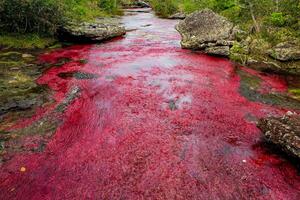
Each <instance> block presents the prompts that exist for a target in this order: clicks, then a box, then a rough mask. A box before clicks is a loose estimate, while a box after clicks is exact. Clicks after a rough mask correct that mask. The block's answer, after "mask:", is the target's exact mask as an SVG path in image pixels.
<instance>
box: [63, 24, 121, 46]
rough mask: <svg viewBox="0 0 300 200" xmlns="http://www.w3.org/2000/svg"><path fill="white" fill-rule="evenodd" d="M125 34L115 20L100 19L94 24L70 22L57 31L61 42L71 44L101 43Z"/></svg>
mask: <svg viewBox="0 0 300 200" xmlns="http://www.w3.org/2000/svg"><path fill="white" fill-rule="evenodd" d="M124 34H126V30H125V27H123V26H122V25H121V24H120V22H119V19H117V18H102V19H97V20H95V21H94V22H84V23H75V22H71V23H69V24H68V25H66V26H64V27H62V28H61V29H60V30H59V31H58V36H59V38H60V39H61V40H64V41H72V42H101V41H103V40H107V39H111V38H114V37H118V36H122V35H124Z"/></svg>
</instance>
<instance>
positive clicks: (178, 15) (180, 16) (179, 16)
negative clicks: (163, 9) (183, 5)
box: [168, 12, 186, 19]
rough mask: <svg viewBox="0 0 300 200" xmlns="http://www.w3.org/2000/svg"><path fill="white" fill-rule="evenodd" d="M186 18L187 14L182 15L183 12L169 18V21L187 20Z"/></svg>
mask: <svg viewBox="0 0 300 200" xmlns="http://www.w3.org/2000/svg"><path fill="white" fill-rule="evenodd" d="M185 18H186V14H184V13H181V12H179V13H175V14H173V15H171V16H169V17H168V19H185Z"/></svg>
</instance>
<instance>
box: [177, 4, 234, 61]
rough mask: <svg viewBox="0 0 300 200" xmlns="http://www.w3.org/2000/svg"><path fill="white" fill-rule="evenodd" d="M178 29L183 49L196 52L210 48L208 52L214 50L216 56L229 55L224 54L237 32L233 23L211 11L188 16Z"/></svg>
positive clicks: (197, 12) (205, 10)
mask: <svg viewBox="0 0 300 200" xmlns="http://www.w3.org/2000/svg"><path fill="white" fill-rule="evenodd" d="M176 29H177V31H178V32H179V33H180V34H181V37H182V40H181V46H182V48H187V49H194V50H206V48H209V49H207V50H206V51H207V52H211V51H212V50H213V52H215V53H214V54H216V55H218V52H220V53H221V54H220V55H222V56H224V55H226V56H227V55H229V51H228V52H226V53H224V50H227V49H229V48H230V47H231V46H232V44H233V41H234V40H235V35H236V32H237V29H236V28H235V26H234V25H233V23H231V22H230V21H228V20H227V19H226V18H224V17H222V16H220V15H218V14H216V13H214V12H213V11H212V10H210V9H204V10H201V11H196V12H194V13H192V14H190V15H188V16H187V17H186V18H185V20H183V21H181V22H180V23H179V24H178V25H177V26H176ZM224 46H226V47H224ZM218 48H220V50H218Z"/></svg>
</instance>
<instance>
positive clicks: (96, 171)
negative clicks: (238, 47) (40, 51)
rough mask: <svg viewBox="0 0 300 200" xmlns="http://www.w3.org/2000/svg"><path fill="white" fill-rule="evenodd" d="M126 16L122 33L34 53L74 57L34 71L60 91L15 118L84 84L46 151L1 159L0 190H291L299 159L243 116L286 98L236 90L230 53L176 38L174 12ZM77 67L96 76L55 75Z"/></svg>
mask: <svg viewBox="0 0 300 200" xmlns="http://www.w3.org/2000/svg"><path fill="white" fill-rule="evenodd" d="M123 20H124V23H125V25H126V26H127V27H128V28H129V29H132V30H134V31H131V32H129V33H128V34H127V36H126V37H125V38H124V39H118V40H114V41H111V42H109V43H103V44H99V45H78V46H71V47H68V48H65V49H61V50H58V51H53V52H51V53H48V54H46V55H42V56H41V58H40V59H41V61H42V62H47V63H55V62H57V61H58V60H59V59H61V58H68V59H70V62H68V63H65V64H63V65H62V66H57V67H52V68H50V69H49V70H47V71H46V72H45V73H44V74H43V76H41V77H40V78H39V80H38V83H39V84H46V85H48V87H49V88H50V89H51V90H52V91H53V95H54V99H55V100H56V103H55V105H51V106H49V107H46V108H44V109H42V111H40V112H38V113H37V114H36V116H34V117H33V118H32V119H31V120H26V121H23V122H20V123H21V124H22V127H23V126H26V125H30V123H33V122H34V121H36V120H37V119H38V118H42V117H43V116H45V115H47V113H50V112H53V110H55V107H57V106H58V105H59V104H61V103H62V102H64V101H65V99H66V98H68V94H69V93H70V91H72V89H73V88H75V87H76V88H80V92H79V94H78V96H76V98H75V99H74V100H73V101H72V102H70V104H69V105H68V106H67V108H66V109H65V110H64V112H63V113H61V114H60V119H61V121H62V122H61V124H60V126H59V127H58V129H57V130H56V132H55V135H54V136H53V138H52V139H51V140H50V142H49V143H48V144H47V146H46V148H45V150H44V151H43V152H40V153H23V154H21V153H20V154H17V155H15V156H14V157H13V158H12V159H11V160H9V161H7V162H6V163H5V164H3V165H2V166H1V170H0V199H37V200H41V199H299V197H300V196H299V190H300V178H299V176H298V171H297V169H296V167H295V166H294V165H292V164H291V162H290V161H288V160H286V158H285V157H283V156H280V155H275V154H274V153H272V152H270V151H266V149H265V148H267V147H264V146H263V145H260V143H261V142H260V141H261V133H260V131H259V130H258V129H257V128H256V125H255V120H254V121H253V120H251V119H252V118H253V119H256V118H259V117H263V116H266V115H269V114H272V115H281V114H283V113H284V112H286V110H285V109H283V108H279V107H278V106H277V107H272V106H269V105H265V104H263V103H258V102H251V101H249V100H247V99H246V98H245V97H243V96H241V95H240V93H239V87H240V77H239V75H238V74H237V73H236V69H235V68H234V66H233V65H232V64H231V63H230V62H229V61H228V60H226V59H222V58H215V57H210V56H207V55H202V54H198V53H193V52H190V51H187V50H182V49H181V48H180V46H179V40H180V36H179V35H178V34H177V33H176V31H175V29H174V25H175V24H176V23H177V22H176V21H171V20H163V19H158V18H156V17H154V16H153V14H152V13H136V15H128V16H125V17H124V19H123ZM145 24H151V26H144V25H145ZM80 60H85V61H86V62H80ZM243 70H245V71H251V70H248V69H244V68H243ZM74 71H80V72H85V73H89V74H95V75H96V76H95V77H96V78H93V79H76V78H72V77H71V78H68V79H65V78H62V77H60V76H58V75H59V74H60V73H68V72H74ZM249 73H251V74H252V75H257V76H259V78H260V79H261V81H262V83H263V85H266V86H267V87H264V90H275V91H281V92H282V91H286V89H287V86H286V84H285V82H284V81H283V80H282V79H280V77H274V76H268V75H259V74H257V73H256V72H254V71H251V72H249ZM249 116H250V117H249ZM21 169H22V170H21ZM24 169H26V170H25V171H24Z"/></svg>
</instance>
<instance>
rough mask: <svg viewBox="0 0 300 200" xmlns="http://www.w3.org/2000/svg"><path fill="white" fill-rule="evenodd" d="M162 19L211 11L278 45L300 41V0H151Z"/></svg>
mask: <svg viewBox="0 0 300 200" xmlns="http://www.w3.org/2000/svg"><path fill="white" fill-rule="evenodd" d="M150 2H151V4H152V6H153V8H154V10H155V11H156V12H157V13H158V14H159V15H160V16H162V17H167V16H169V15H171V14H174V13H176V12H184V13H191V12H194V11H196V10H201V9H204V8H210V9H212V10H214V11H215V12H217V13H219V14H221V15H223V16H225V17H227V18H229V19H230V20H231V21H232V22H234V23H235V24H238V25H239V26H240V28H242V29H243V30H244V31H246V32H249V33H254V32H255V33H259V35H260V36H261V37H262V38H264V39H267V40H269V41H272V43H278V42H281V41H284V40H286V39H287V38H286V37H289V38H291V37H293V38H299V37H300V20H299V19H300V1H299V0H280V1H279V0H151V1H150Z"/></svg>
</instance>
